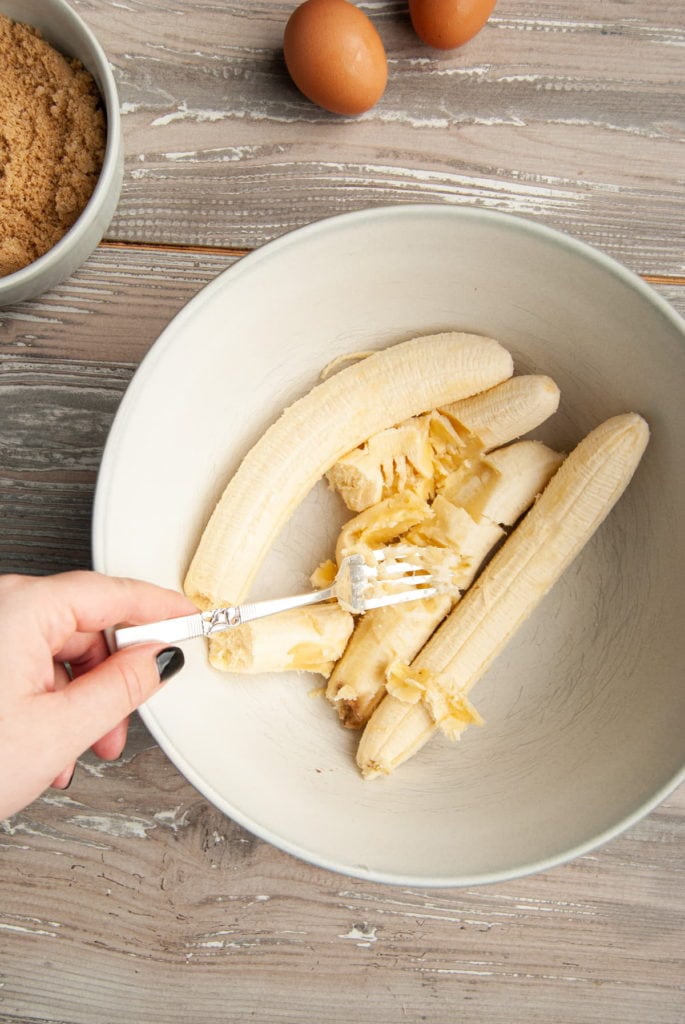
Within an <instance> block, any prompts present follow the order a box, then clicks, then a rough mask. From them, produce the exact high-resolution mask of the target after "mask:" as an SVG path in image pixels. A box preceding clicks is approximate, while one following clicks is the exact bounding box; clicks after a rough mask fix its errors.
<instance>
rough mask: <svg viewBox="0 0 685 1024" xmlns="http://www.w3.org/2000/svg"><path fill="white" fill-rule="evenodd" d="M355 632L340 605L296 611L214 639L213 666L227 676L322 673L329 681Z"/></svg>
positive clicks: (243, 626)
mask: <svg viewBox="0 0 685 1024" xmlns="http://www.w3.org/2000/svg"><path fill="white" fill-rule="evenodd" d="M353 629H354V618H353V616H352V615H351V614H350V613H349V612H346V611H345V610H344V609H343V608H341V607H340V605H339V604H337V603H331V604H315V605H310V606H308V607H305V608H292V609H291V610H290V611H287V612H280V613H279V614H278V615H272V616H270V617H269V618H266V619H255V620H254V621H253V622H246V623H243V625H242V626H239V627H238V628H237V629H231V630H226V632H224V633H217V634H216V635H215V636H213V637H212V639H211V643H210V646H209V661H210V664H211V665H213V667H214V668H218V669H221V670H222V671H224V672H242V673H262V672H288V671H298V672H318V673H319V674H320V675H322V676H325V677H326V678H328V676H329V675H330V673H331V670H332V668H333V666H334V664H335V663H336V661H338V659H339V658H340V656H341V655H342V653H343V651H344V650H345V647H346V645H347V642H348V640H349V638H350V636H351V634H352V630H353Z"/></svg>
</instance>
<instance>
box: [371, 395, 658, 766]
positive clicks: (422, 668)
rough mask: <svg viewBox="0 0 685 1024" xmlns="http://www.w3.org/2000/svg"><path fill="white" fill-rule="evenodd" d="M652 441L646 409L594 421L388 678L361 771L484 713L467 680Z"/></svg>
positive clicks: (395, 761) (573, 551)
mask: <svg viewBox="0 0 685 1024" xmlns="http://www.w3.org/2000/svg"><path fill="white" fill-rule="evenodd" d="M648 440H649V428H648V426H647V424H646V423H645V421H644V420H643V419H642V417H641V416H638V415H637V414H635V413H626V414H624V415H621V416H615V417H612V418H611V419H609V420H607V421H606V422H604V423H602V424H600V426H598V427H596V428H595V429H594V430H593V431H591V432H590V433H589V434H588V435H587V437H585V438H584V439H583V440H582V441H581V442H580V444H578V445H577V447H576V448H575V449H574V450H573V451H572V452H571V454H570V455H569V456H568V457H567V458H566V459H565V461H564V462H563V464H562V465H561V467H560V469H559V470H558V471H557V472H556V473H555V475H554V476H553V477H552V479H551V481H550V482H549V484H548V485H547V487H546V488H545V490H544V491H543V493H542V495H541V497H540V498H539V500H538V501H537V502H536V504H535V505H534V506H533V508H532V509H531V511H530V512H529V513H528V514H527V515H526V516H525V518H524V519H523V520H522V522H521V523H520V524H519V526H518V527H517V528H516V529H515V530H514V532H513V533H512V534H511V536H510V537H509V538H508V539H507V541H506V542H505V543H504V544H503V546H502V547H501V548H500V550H499V551H498V552H497V554H496V555H495V556H494V558H493V559H492V561H491V562H490V563H489V565H488V566H487V567H486V569H485V570H484V571H483V573H482V574H481V576H480V578H479V579H478V581H477V582H476V583H475V584H474V586H473V587H472V588H471V590H469V591H468V593H467V594H466V595H465V596H464V598H463V599H462V600H461V601H460V602H459V604H457V606H456V608H455V609H454V611H453V612H452V613H451V614H450V615H449V616H448V618H447V619H446V620H445V621H444V622H443V624H442V626H441V627H440V628H439V629H438V630H437V631H436V632H435V634H434V635H433V637H432V638H431V639H430V640H429V642H428V643H427V644H426V646H425V647H424V648H423V649H422V650H421V652H420V653H419V655H418V657H416V658H415V659H414V661H413V662H412V663H411V665H410V666H405V667H404V668H403V667H402V666H399V667H398V669H397V671H396V673H395V679H394V680H392V679H389V680H388V688H389V691H390V692H389V693H388V695H387V696H386V697H385V698H384V700H383V701H382V702H381V704H380V705H379V707H378V708H377V710H376V711H375V712H374V714H373V715H372V716H371V719H370V720H369V722H368V724H367V726H366V728H365V730H364V733H363V735H362V739H361V742H360V744H359V748H358V751H357V764H358V765H359V768H360V769H361V771H362V773H363V774H364V776H365V777H367V778H370V777H373V776H375V775H379V774H388V773H389V772H392V771H393V770H394V769H395V768H396V767H397V766H398V765H400V764H402V763H403V762H404V761H406V760H407V758H409V757H411V756H412V755H413V754H414V753H416V751H417V750H419V749H420V747H421V746H423V744H424V743H425V742H426V741H427V740H428V739H430V737H431V735H433V734H434V733H435V731H436V730H437V729H438V728H440V729H441V730H442V731H443V732H444V733H445V734H446V735H448V736H449V737H451V738H457V737H458V736H459V735H460V734H461V732H463V730H464V729H465V728H466V727H467V726H468V724H469V723H470V722H473V721H478V715H477V713H476V712H475V711H474V709H473V708H472V707H471V705H470V704H469V701H468V693H469V691H470V689H471V687H472V686H473V684H474V683H475V682H476V681H477V680H478V679H479V678H480V677H481V676H482V674H483V673H484V672H485V671H486V669H487V668H488V666H489V665H490V664H491V662H492V661H493V659H494V658H495V657H496V656H497V654H498V653H499V652H500V651H501V650H502V648H503V647H504V646H505V644H506V643H507V641H508V640H509V639H510V638H511V636H512V635H513V634H514V633H515V631H516V630H517V629H518V627H519V626H520V625H521V623H522V622H524V620H525V619H526V618H527V617H528V615H530V613H531V612H532V611H533V609H534V608H535V607H536V606H537V605H538V604H539V602H540V601H541V600H542V598H543V597H544V595H545V594H546V593H547V592H548V591H549V589H550V588H551V587H552V586H553V584H554V583H555V582H556V581H557V579H558V578H559V577H560V576H561V574H562V573H563V571H564V570H565V569H566V567H567V566H568V565H569V564H570V563H571V561H572V560H573V559H574V558H575V557H576V555H577V554H578V553H579V552H580V550H581V549H582V548H583V546H584V545H585V544H586V543H587V541H588V540H589V539H590V537H591V536H592V535H593V533H594V532H595V530H596V529H597V528H598V527H599V525H600V524H601V523H602V521H603V520H604V519H605V517H606V516H607V515H608V514H609V512H610V511H611V509H612V508H613V506H614V505H615V503H616V502H617V501H618V499H619V498H620V496H621V495H622V493H623V492H624V490H625V488H626V487H627V486H628V483H629V482H630V480H631V478H632V476H633V473H634V472H635V469H636V468H637V465H638V463H639V461H640V459H641V457H642V454H643V452H644V450H645V448H646V446H647V443H648Z"/></svg>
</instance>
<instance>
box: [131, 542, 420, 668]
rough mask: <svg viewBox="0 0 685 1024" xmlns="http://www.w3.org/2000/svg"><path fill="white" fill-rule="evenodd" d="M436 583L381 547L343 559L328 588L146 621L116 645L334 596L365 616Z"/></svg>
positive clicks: (205, 631) (208, 632)
mask: <svg viewBox="0 0 685 1024" xmlns="http://www.w3.org/2000/svg"><path fill="white" fill-rule="evenodd" d="M432 582H433V578H432V576H431V575H430V573H429V572H428V571H427V570H425V569H424V568H422V566H420V565H419V564H418V563H416V562H413V561H411V560H410V559H409V558H408V557H407V556H406V555H405V554H401V553H400V554H397V553H395V552H393V551H392V549H391V548H382V549H381V550H380V551H376V552H374V553H373V564H371V565H370V564H369V563H368V562H367V561H366V560H365V559H364V557H363V556H362V555H348V556H347V557H346V558H343V560H342V562H341V563H340V567H339V569H338V572H337V574H336V577H335V580H334V581H333V583H332V584H331V586H330V587H326V588H325V589H324V590H314V591H311V592H310V593H307V594H296V595H294V596H293V597H278V598H273V599H272V600H270V601H253V602H247V603H246V604H238V605H230V606H228V607H226V608H212V609H210V610H209V611H204V612H196V613H195V614H193V615H181V616H179V617H178V618H175V619H165V620H164V621H163V622H150V623H146V624H145V625H142V626H122V627H121V628H119V629H115V630H114V633H113V639H114V646H115V647H116V648H118V649H121V648H122V647H130V646H131V645H132V644H141V643H150V642H157V643H178V642H180V641H182V640H192V639H194V638H195V637H198V636H212V635H213V634H214V633H221V632H223V630H225V629H232V628H233V627H235V626H240V625H241V624H242V623H243V622H251V621H252V620H253V619H261V618H264V617H265V616H267V615H276V614H277V613H278V612H284V611H287V610H288V609H289V608H301V607H302V606H304V605H309V604H319V603H321V602H322V601H329V600H331V599H335V600H337V601H338V603H339V604H340V605H341V606H342V607H343V608H345V609H346V610H347V611H350V612H353V613H354V614H355V615H363V613H364V612H366V611H369V610H370V609H372V608H382V607H383V606H384V605H389V604H401V603H403V602H405V601H418V600H423V599H425V598H427V597H432V596H433V595H434V594H436V593H437V589H436V587H434V586H431V584H432Z"/></svg>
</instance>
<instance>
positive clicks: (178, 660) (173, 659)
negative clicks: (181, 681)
mask: <svg viewBox="0 0 685 1024" xmlns="http://www.w3.org/2000/svg"><path fill="white" fill-rule="evenodd" d="M156 661H157V671H158V672H159V681H160V683H165V682H166V681H167V679H171V677H172V676H175V675H176V673H177V672H180V671H181V669H182V668H183V666H184V665H185V663H186V659H185V657H184V656H183V651H182V650H181V648H180V647H165V648H164V650H163V651H160V652H159V654H158V655H157V658H156Z"/></svg>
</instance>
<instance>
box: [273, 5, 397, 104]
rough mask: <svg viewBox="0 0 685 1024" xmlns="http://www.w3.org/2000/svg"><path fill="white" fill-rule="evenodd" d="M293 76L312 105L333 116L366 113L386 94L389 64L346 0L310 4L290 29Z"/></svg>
mask: <svg viewBox="0 0 685 1024" xmlns="http://www.w3.org/2000/svg"><path fill="white" fill-rule="evenodd" d="M283 54H284V56H285V63H286V66H287V68H288V71H289V72H290V77H291V78H292V80H293V82H294V83H295V85H296V86H297V88H298V89H299V90H300V91H301V92H303V93H304V95H305V96H306V97H307V99H310V100H311V101H312V102H313V103H316V104H318V106H320V107H323V108H324V109H325V110H330V111H332V112H333V113H334V114H348V115H354V114H361V113H363V112H364V111H365V110H369V109H370V107H372V106H373V105H374V103H377V102H378V100H379V99H380V98H381V96H382V95H383V92H384V91H385V86H386V83H387V80H388V63H387V60H386V56H385V49H384V47H383V43H382V42H381V38H380V36H379V35H378V32H377V31H376V29H375V28H374V26H373V24H372V23H371V22H370V21H369V19H368V18H367V16H366V15H365V14H364V12H363V11H360V10H359V8H358V7H355V6H354V4H351V3H348V2H347V0H306V3H303V4H301V5H300V6H299V7H298V8H297V10H295V11H293V13H292V14H291V15H290V18H289V19H288V23H287V25H286V26H285V33H284V36H283Z"/></svg>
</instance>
